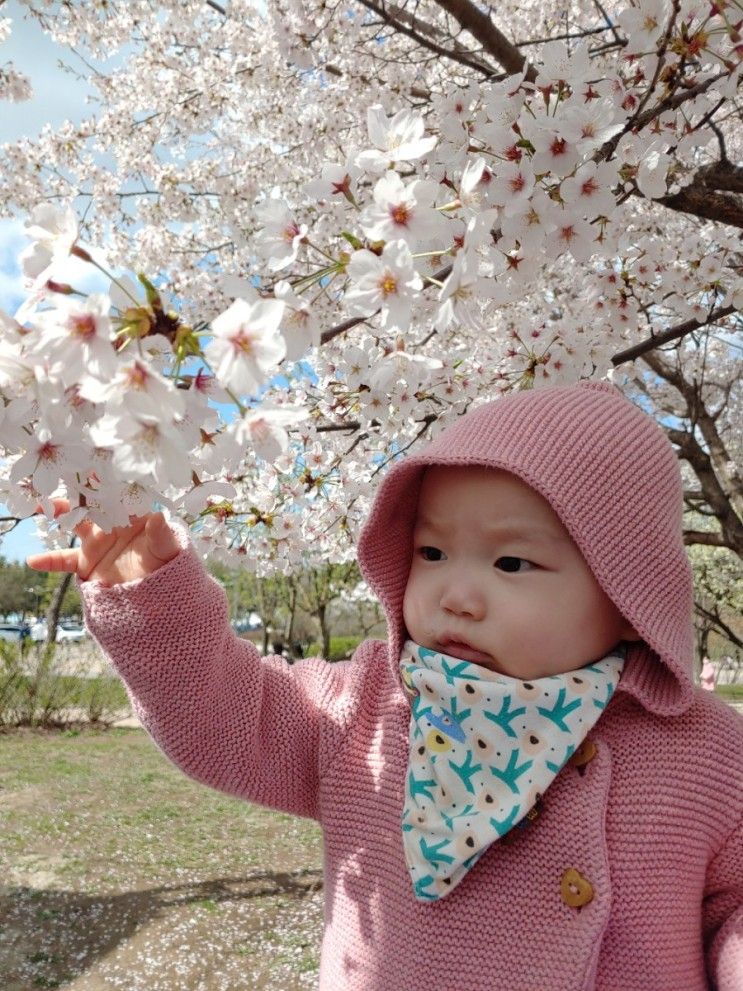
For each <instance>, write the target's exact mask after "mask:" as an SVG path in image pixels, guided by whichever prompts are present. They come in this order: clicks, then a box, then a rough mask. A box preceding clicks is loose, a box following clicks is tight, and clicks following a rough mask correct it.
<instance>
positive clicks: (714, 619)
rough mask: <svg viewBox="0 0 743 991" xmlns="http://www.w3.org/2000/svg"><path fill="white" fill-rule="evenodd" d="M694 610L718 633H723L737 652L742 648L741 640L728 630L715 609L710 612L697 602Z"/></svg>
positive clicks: (742, 642)
mask: <svg viewBox="0 0 743 991" xmlns="http://www.w3.org/2000/svg"><path fill="white" fill-rule="evenodd" d="M694 608H695V609H696V611H697V612H698V613H699V614H700V615H702V616H704V617H705V619H708V620H709V621H710V622H711V623H713V624H714V625H715V626H716V627H717V628H718V630H719V632H721V633H723V634H724V635H725V636H726V637H727V639H728V640H729V641H730V643H732V644H734V645H735V646H736V647H737V648H738V649H739V650H740V648H741V647H743V640H741V639H740V637H739V636H737V634H736V633H734V632H733V630H731V629H730V627H729V626H728V625H727V623H726V622H725V621H724V620H723V619H720V614H719V613H718V612H717V609H715V611H714V612H710V611H709V610H708V609H705V608H704V606H702V605H700V604H699V603H698V602H695V603H694Z"/></svg>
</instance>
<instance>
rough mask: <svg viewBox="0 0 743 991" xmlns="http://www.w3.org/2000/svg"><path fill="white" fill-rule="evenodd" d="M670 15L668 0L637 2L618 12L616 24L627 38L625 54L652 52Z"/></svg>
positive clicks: (643, 0) (642, 0)
mask: <svg viewBox="0 0 743 991" xmlns="http://www.w3.org/2000/svg"><path fill="white" fill-rule="evenodd" d="M669 14H670V4H669V2H668V0H635V3H634V4H633V6H631V7H629V6H628V7H625V8H624V9H623V10H620V11H618V13H617V14H616V15H615V20H616V23H617V24H618V25H619V27H621V28H622V30H623V31H624V33H625V35H626V37H627V47H626V48H625V53H626V54H627V55H631V54H635V53H638V52H649V51H651V50H652V49H653V48H654V47H655V44H656V42H657V41H658V39H659V38H660V36H661V34H662V32H663V28H664V27H665V25H666V24H667V23H668V17H669Z"/></svg>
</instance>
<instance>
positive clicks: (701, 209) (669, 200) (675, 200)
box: [632, 183, 743, 228]
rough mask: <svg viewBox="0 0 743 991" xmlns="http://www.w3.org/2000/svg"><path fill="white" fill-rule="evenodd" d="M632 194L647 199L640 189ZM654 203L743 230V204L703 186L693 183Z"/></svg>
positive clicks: (732, 197) (734, 198)
mask: <svg viewBox="0 0 743 991" xmlns="http://www.w3.org/2000/svg"><path fill="white" fill-rule="evenodd" d="M632 194H633V196H640V197H642V198H643V199H644V198H645V197H643V195H642V193H641V192H640V191H639V189H634V190H633V191H632ZM653 202H655V203H660V205H661V206H666V207H668V209H669V210H676V211H678V212H679V213H690V214H692V215H693V216H695V217H704V219H705V220H714V221H716V222H717V223H720V224H728V225H729V226H730V227H738V228H743V202H741V201H740V200H738V199H736V197H734V196H725V195H724V194H723V193H714V192H712V191H711V190H709V189H707V188H705V187H704V186H703V185H701V184H700V185H697V184H696V183H692V185H690V186H685V187H684V188H683V189H681V190H680V191H679V192H678V193H674V194H673V195H672V196H661V197H660V198H659V199H657V200H654V201H653Z"/></svg>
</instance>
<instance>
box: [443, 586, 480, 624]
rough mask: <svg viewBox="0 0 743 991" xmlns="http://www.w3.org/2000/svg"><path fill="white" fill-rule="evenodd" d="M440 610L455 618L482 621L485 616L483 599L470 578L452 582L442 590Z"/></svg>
mask: <svg viewBox="0 0 743 991" xmlns="http://www.w3.org/2000/svg"><path fill="white" fill-rule="evenodd" d="M441 608H442V609H443V610H444V611H445V612H449V613H452V614H453V615H455V616H469V617H470V618H471V619H483V618H484V616H485V597H484V596H483V594H482V590H481V589H480V588H478V586H477V583H476V582H475V581H473V580H472V579H471V578H464V579H461V580H459V581H454V582H452V583H451V584H450V585H448V586H447V587H446V588H445V589H444V592H443V594H442V596H441Z"/></svg>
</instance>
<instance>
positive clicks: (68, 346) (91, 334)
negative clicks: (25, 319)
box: [32, 294, 118, 386]
mask: <svg viewBox="0 0 743 991" xmlns="http://www.w3.org/2000/svg"><path fill="white" fill-rule="evenodd" d="M110 304H111V301H110V299H109V298H108V297H107V296H104V295H100V294H96V295H92V296H88V297H87V299H85V300H83V301H79V300H76V299H70V298H69V297H63V298H61V299H59V300H57V304H56V307H55V308H54V309H53V310H45V311H44V312H43V313H40V314H38V316H37V317H36V319H35V320H34V321H33V322H34V323H35V325H36V327H37V328H38V331H39V336H38V339H37V342H36V346H35V348H34V350H33V352H32V353H34V354H36V355H38V356H41V355H43V357H44V359H45V361H46V362H47V364H48V366H49V374H50V375H52V376H55V377H59V379H60V380H61V381H62V382H64V384H65V385H67V386H71V385H76V384H77V383H79V382H80V381H81V380H82V379H83V378H84V377H85V376H86V375H93V376H95V377H96V378H98V379H109V378H111V376H113V375H114V374H115V372H116V368H117V365H118V360H117V355H116V352H115V350H114V335H113V331H112V328H111V321H110V320H109V317H108V311H109V307H110Z"/></svg>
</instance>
